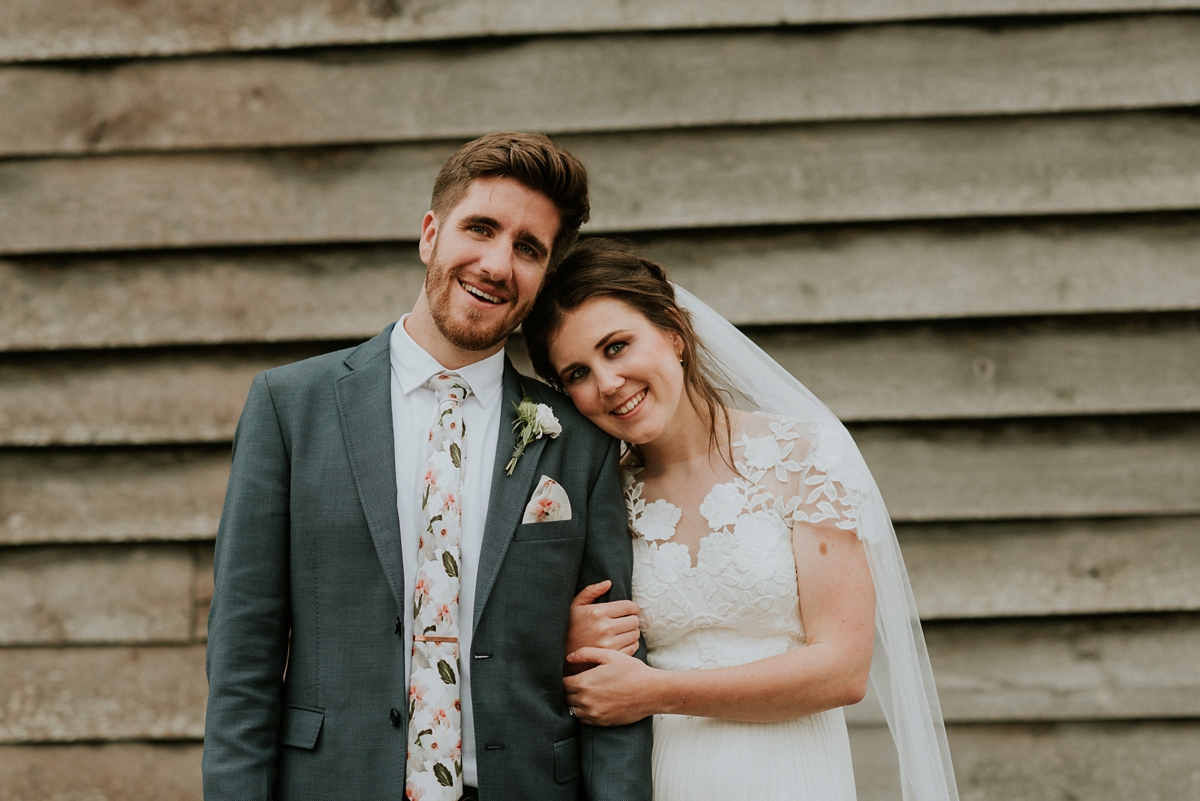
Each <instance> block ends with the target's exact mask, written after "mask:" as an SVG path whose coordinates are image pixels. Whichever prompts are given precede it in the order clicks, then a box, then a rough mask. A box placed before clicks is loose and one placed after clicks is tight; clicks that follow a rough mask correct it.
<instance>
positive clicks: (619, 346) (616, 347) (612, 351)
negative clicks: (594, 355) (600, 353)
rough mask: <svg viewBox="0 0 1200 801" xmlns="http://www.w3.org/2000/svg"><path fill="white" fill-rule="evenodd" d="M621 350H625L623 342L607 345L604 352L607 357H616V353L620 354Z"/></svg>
mask: <svg viewBox="0 0 1200 801" xmlns="http://www.w3.org/2000/svg"><path fill="white" fill-rule="evenodd" d="M623 350H625V343H624V342H614V343H612V344H611V345H609V346H608V347H607V348H605V349H604V352H605V353H607V354H608V355H609V356H616V355H617V354H618V353H620V352H621V351H623Z"/></svg>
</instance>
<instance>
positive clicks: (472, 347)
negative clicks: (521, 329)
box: [434, 319, 517, 351]
mask: <svg viewBox="0 0 1200 801" xmlns="http://www.w3.org/2000/svg"><path fill="white" fill-rule="evenodd" d="M434 322H435V323H436V324H437V327H438V330H439V331H441V333H442V336H444V337H445V338H446V341H447V342H449V343H450V344H451V345H453V346H454V347H456V348H460V349H462V350H466V351H484V350H491V349H493V348H495V347H496V346H497V345H501V344H503V343H504V341H505V340H506V339H508V335H509V334H511V333H512V332H513V331H514V330H516V327H517V326H516V324H510V321H508V320H503V321H499V322H497V323H492V324H491V325H487V326H482V325H480V324H479V323H475V322H472V321H470V320H466V321H463V320H438V319H435V320H434Z"/></svg>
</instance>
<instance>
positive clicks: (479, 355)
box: [403, 303, 504, 370]
mask: <svg viewBox="0 0 1200 801" xmlns="http://www.w3.org/2000/svg"><path fill="white" fill-rule="evenodd" d="M403 325H404V330H405V331H406V332H407V333H408V335H409V336H410V337H412V340H413V342H416V343H417V344H418V345H420V346H421V348H422V349H423V350H424V351H425V352H426V353H428V354H429V355H430V356H432V357H433V358H434V359H436V360H437V363H438V364H440V365H441V366H442V367H445V368H446V369H447V370H458V369H460V368H462V367H466V366H467V365H468V364H474V363H475V362H481V361H483V360H484V359H486V358H488V357H489V356H492V355H494V354H496V353H499V352H500V351H502V350H503V349H504V342H503V341H502V342H500V343H499V344H498V345H496V346H495V347H492V348H489V349H487V350H464V349H462V348H460V347H458V346H457V345H455V344H454V343H452V342H450V341H449V340H448V339H446V337H444V336H443V335H442V332H441V331H439V330H438V327H437V324H435V323H434V321H433V317H432V316H431V315H430V314H429V312H428V310H427V309H423V308H421V304H420V303H418V304H417V306H416V308H414V309H413V310H412V313H410V314H409V315H408V316H407V317H405V318H404V321H403Z"/></svg>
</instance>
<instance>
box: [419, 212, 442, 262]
mask: <svg viewBox="0 0 1200 801" xmlns="http://www.w3.org/2000/svg"><path fill="white" fill-rule="evenodd" d="M437 232H438V220H437V216H436V215H435V214H434V213H433V212H432V211H427V212H425V217H424V219H422V220H421V240H420V242H418V244H417V249H418V250H419V251H420V253H421V261H423V262H424V263H425V266H426V267H428V266H429V260H430V259H431V258H433V246H434V245H435V244H436V243H437Z"/></svg>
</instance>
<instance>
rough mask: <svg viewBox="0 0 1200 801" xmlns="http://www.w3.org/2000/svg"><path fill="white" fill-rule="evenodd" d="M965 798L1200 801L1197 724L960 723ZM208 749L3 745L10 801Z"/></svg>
mask: <svg viewBox="0 0 1200 801" xmlns="http://www.w3.org/2000/svg"><path fill="white" fill-rule="evenodd" d="M948 734H949V737H950V747H951V752H952V755H953V759H954V768H955V773H956V778H957V780H958V787H959V793H960V794H961V797H962V798H963V799H964V801H1011V799H1014V798H1019V799H1022V801H1063V799H1064V798H1071V797H1076V798H1087V799H1089V801H1129V799H1133V798H1137V799H1147V800H1148V801H1192V800H1193V799H1194V798H1195V787H1196V784H1195V780H1194V778H1193V777H1194V775H1195V768H1196V764H1195V762H1196V760H1195V754H1196V753H1200V725H1197V723H1196V722H1195V721H1153V722H1133V723H1105V724H1091V723H1055V724H1033V725H1029V724H1013V723H1009V724H983V725H961V724H960V725H953V724H952V725H951V726H950V727H949V731H948ZM850 742H851V747H852V749H853V753H854V769H855V779H856V784H857V789H858V797H859V798H860V799H861V801H894V800H895V799H897V798H899V797H900V787H899V784H898V779H897V778H896V777H895V776H894V775H893V769H892V765H891V761H892V760H894V757H893V756H891V754H890V753H889V749H891V748H892V746H891V736H890V735H889V734H888V733H887V731H886V729H881V728H879V727H868V728H864V727H852V728H851V729H850ZM200 755H201V746H200V744H199V743H195V742H182V743H142V742H130V743H111V744H105V745H95V744H71V745H7V746H0V795H2V796H3V797H4V798H7V799H10V801H44V800H45V799H47V798H60V797H63V798H72V797H76V796H80V797H86V798H89V799H95V801H200V799H201V795H202V794H201V789H200Z"/></svg>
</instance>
